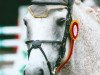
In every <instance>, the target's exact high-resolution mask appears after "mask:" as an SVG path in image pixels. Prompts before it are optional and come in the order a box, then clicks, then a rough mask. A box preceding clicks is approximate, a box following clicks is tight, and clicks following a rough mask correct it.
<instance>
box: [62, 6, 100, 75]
mask: <svg viewBox="0 0 100 75" xmlns="http://www.w3.org/2000/svg"><path fill="white" fill-rule="evenodd" d="M73 18H74V19H77V20H78V21H79V27H80V29H79V36H78V39H77V41H76V43H75V46H74V52H73V55H72V57H71V60H70V62H69V63H68V64H67V66H66V68H65V69H63V70H62V71H63V73H64V74H61V75H67V74H68V75H100V67H99V66H100V64H99V63H100V47H99V46H100V25H99V23H98V22H97V21H95V20H94V19H91V17H90V16H89V15H88V14H87V13H86V11H85V9H84V6H83V5H74V6H73Z"/></svg>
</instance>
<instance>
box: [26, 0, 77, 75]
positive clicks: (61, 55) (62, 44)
mask: <svg viewBox="0 0 100 75" xmlns="http://www.w3.org/2000/svg"><path fill="white" fill-rule="evenodd" d="M32 4H34V5H64V6H67V8H66V9H67V10H68V14H67V15H66V25H65V31H64V36H63V39H62V40H61V41H54V40H29V41H26V44H30V43H31V44H32V46H31V48H30V49H29V50H28V58H29V56H30V52H31V50H32V49H37V48H38V49H40V51H41V53H42V54H43V55H44V58H45V60H46V62H47V66H48V69H49V72H50V75H57V74H58V73H59V72H60V70H61V69H62V68H63V66H64V65H65V64H66V63H67V62H68V61H69V59H70V57H71V55H72V52H73V45H74V40H75V39H76V38H72V36H73V35H74V34H73V35H71V34H70V32H71V31H72V30H73V29H72V28H71V27H72V26H73V23H72V26H71V27H70V25H71V22H72V17H71V8H72V7H71V2H70V0H68V3H61V2H60V3H59V2H32ZM76 25H77V24H76ZM77 29H78V27H77ZM72 32H73V31H72ZM73 33H74V32H73ZM77 33H78V32H77ZM76 36H77V35H76ZM67 38H69V39H70V42H71V43H70V50H69V53H68V57H67V58H66V60H65V62H63V63H62V64H61V61H62V59H63V58H64V55H65V52H66V48H65V46H66V41H67ZM43 43H52V44H53V43H56V44H59V45H60V48H59V57H58V59H57V61H56V65H55V66H54V67H55V68H54V69H52V68H51V64H50V62H49V60H48V59H47V56H46V54H45V52H44V51H43V49H42V47H41V44H43Z"/></svg>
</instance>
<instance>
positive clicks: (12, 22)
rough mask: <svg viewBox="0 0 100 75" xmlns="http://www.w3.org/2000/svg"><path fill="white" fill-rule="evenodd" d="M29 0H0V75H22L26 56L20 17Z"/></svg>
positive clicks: (24, 38) (25, 10)
mask: <svg viewBox="0 0 100 75" xmlns="http://www.w3.org/2000/svg"><path fill="white" fill-rule="evenodd" d="M30 2H31V0H0V75H22V73H23V70H24V67H25V62H26V58H27V52H25V51H26V50H27V48H25V47H26V45H25V44H24V41H25V40H26V36H25V31H24V28H23V26H24V25H23V22H22V18H23V17H24V15H25V14H26V13H27V6H28V5H29V4H30Z"/></svg>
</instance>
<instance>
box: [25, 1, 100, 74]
mask: <svg viewBox="0 0 100 75" xmlns="http://www.w3.org/2000/svg"><path fill="white" fill-rule="evenodd" d="M42 1H49V0H42ZM50 1H52V0H50ZM53 1H54V2H58V1H62V0H53ZM30 7H31V8H30ZM30 7H29V11H28V13H27V15H26V16H25V18H24V21H25V24H26V26H27V33H28V35H27V36H28V40H58V41H59V40H62V39H63V36H64V28H65V23H64V21H63V20H64V19H65V18H66V15H67V14H68V11H67V10H66V9H64V8H65V7H64V6H52V7H51V6H38V5H32V6H30ZM84 8H85V7H84V5H83V4H82V3H80V4H79V3H78V4H77V3H75V4H74V6H73V12H72V16H73V19H77V20H78V21H79V27H80V31H79V37H78V39H77V41H76V43H75V45H74V52H73V55H72V57H71V59H70V61H69V62H68V63H67V64H66V66H65V67H64V68H63V69H62V70H61V72H60V73H59V75H100V48H99V47H100V24H99V23H98V22H97V21H95V20H94V19H92V18H91V17H90V16H89V15H88V14H87V12H86V11H85V10H84ZM33 12H34V14H33ZM41 16H42V17H45V18H40V17H41ZM35 17H38V18H35ZM31 46H32V44H31V43H30V44H29V46H28V48H30V47H31ZM59 47H60V46H59V44H48V43H43V44H42V48H43V51H44V52H45V54H46V56H47V59H48V60H49V61H50V63H51V67H52V68H53V67H54V65H55V63H56V61H57V59H58V55H59V51H58V49H59ZM68 49H69V42H68V40H67V45H66V53H65V55H67V52H68ZM25 75H50V73H49V69H48V66H47V62H46V60H45V58H44V55H43V54H42V53H41V51H40V49H32V51H31V52H30V56H29V60H28V63H27V65H26V68H25Z"/></svg>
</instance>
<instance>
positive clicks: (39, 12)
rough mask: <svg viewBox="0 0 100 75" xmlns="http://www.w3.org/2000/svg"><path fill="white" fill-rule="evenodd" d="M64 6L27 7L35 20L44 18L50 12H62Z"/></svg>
mask: <svg viewBox="0 0 100 75" xmlns="http://www.w3.org/2000/svg"><path fill="white" fill-rule="evenodd" d="M65 8H66V6H63V5H58V6H55V5H48V6H38V5H31V6H29V7H28V9H29V12H30V13H31V15H32V16H33V17H35V18H46V17H48V15H49V12H50V11H51V10H62V9H65Z"/></svg>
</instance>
